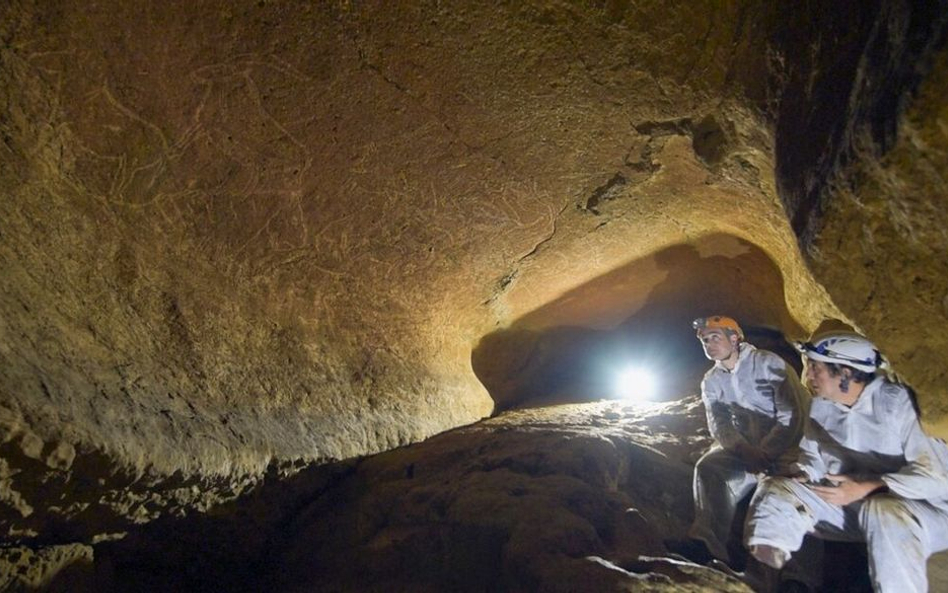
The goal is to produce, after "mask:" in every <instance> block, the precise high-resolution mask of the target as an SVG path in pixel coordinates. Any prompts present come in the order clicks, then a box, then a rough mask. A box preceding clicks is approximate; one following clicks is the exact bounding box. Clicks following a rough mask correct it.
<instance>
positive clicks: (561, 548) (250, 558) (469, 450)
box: [95, 398, 748, 591]
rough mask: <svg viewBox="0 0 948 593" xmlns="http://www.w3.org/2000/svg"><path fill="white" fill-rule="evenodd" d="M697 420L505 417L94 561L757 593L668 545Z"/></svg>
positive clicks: (406, 585)
mask: <svg viewBox="0 0 948 593" xmlns="http://www.w3.org/2000/svg"><path fill="white" fill-rule="evenodd" d="M704 422H705V420H704V409H703V407H702V406H701V405H700V403H699V402H698V401H697V399H696V398H688V399H686V400H683V401H681V402H676V403H671V404H661V405H658V404H652V405H639V406H636V405H632V404H628V403H621V402H614V401H613V402H599V403H587V404H574V405H566V406H556V407H547V408H533V409H524V410H518V411H512V412H507V413H504V414H502V415H500V416H498V417H496V418H493V419H490V420H486V421H483V422H480V423H477V424H474V425H472V426H468V427H464V428H459V429H456V430H453V431H450V432H447V433H444V434H442V435H438V436H437V437H434V438H431V439H429V440H427V441H425V442H424V443H420V444H417V445H412V446H409V447H404V448H400V449H398V450H395V451H391V452H388V453H382V454H379V455H376V456H373V457H369V458H366V459H363V460H361V461H360V462H357V463H348V464H339V465H337V466H335V467H334V468H327V467H325V466H324V467H323V468H316V469H313V470H307V471H304V472H301V473H300V474H297V476H295V477H294V478H292V479H290V480H286V481H282V482H279V483H274V484H272V485H270V487H269V489H268V487H264V488H261V489H259V490H258V491H257V492H256V494H255V495H254V496H252V497H248V498H246V499H244V501H241V502H239V503H236V504H233V505H227V506H225V507H221V508H219V509H218V510H217V512H215V513H214V517H213V518H208V519H205V520H201V521H200V522H198V523H193V522H186V521H181V522H177V523H175V522H168V521H158V522H155V523H152V524H150V525H148V526H146V527H144V528H143V529H142V530H141V531H140V532H139V533H134V534H132V535H130V536H129V537H128V538H126V539H125V540H121V541H115V542H109V543H104V544H102V545H100V546H97V547H96V553H97V558H98V559H99V562H98V564H99V565H103V564H104V565H107V566H108V567H109V570H105V571H99V572H98V573H97V576H98V578H99V580H98V581H96V583H95V585H96V586H98V587H112V588H114V589H117V590H122V591H139V590H140V591H145V590H148V591H155V590H168V591H172V590H210V589H214V588H218V589H226V590H240V591H242V590H248V591H253V590H278V591H445V590H451V591H499V590H505V591H538V590H539V591H588V590H597V591H747V590H748V589H746V588H745V587H744V585H743V584H741V583H740V582H738V581H736V580H735V579H733V578H732V577H729V576H727V575H725V574H724V573H721V572H718V571H715V570H711V569H709V568H705V567H702V566H697V565H694V564H690V563H687V562H682V561H681V560H680V559H675V558H674V557H671V556H670V555H669V553H668V551H667V550H666V549H665V546H664V544H663V540H664V539H665V538H669V537H676V536H677V537H682V536H683V533H684V530H685V529H686V527H687V522H688V521H689V519H690V515H691V505H692V502H691V494H690V492H691V475H692V470H693V462H694V458H696V457H697V455H699V454H700V453H701V452H702V451H703V449H704V448H705V447H706V446H707V445H708V444H709V443H710V439H709V437H708V436H707V431H706V430H705V429H704V428H703V426H704ZM317 476H318V477H317ZM264 501H265V502H264ZM278 501H279V504H276V503H277V502H278ZM291 501H292V502H291ZM195 527H198V529H195ZM103 559H104V560H103ZM183 567H187V569H186V570H182V569H183Z"/></svg>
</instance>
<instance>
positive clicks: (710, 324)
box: [691, 315, 744, 340]
mask: <svg viewBox="0 0 948 593" xmlns="http://www.w3.org/2000/svg"><path fill="white" fill-rule="evenodd" d="M691 327H693V328H695V331H697V332H698V333H699V334H700V333H701V330H703V329H723V330H724V331H726V332H733V333H735V334H737V337H738V338H740V339H741V340H743V339H744V330H742V329H741V326H740V325H738V324H737V321H735V320H734V318H732V317H727V316H725V315H712V316H711V317H699V318H697V319H695V320H694V321H692V322H691Z"/></svg>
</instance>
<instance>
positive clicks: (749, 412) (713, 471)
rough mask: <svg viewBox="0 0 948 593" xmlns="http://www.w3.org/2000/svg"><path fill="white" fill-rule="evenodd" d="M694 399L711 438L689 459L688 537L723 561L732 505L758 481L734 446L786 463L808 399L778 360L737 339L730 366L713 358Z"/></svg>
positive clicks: (733, 510) (777, 465)
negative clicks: (691, 513)
mask: <svg viewBox="0 0 948 593" xmlns="http://www.w3.org/2000/svg"><path fill="white" fill-rule="evenodd" d="M701 399H702V400H703V401H704V405H705V409H706V410H707V414H708V428H709V429H710V431H711V436H712V437H714V439H715V440H716V441H717V444H716V445H715V446H714V447H712V449H711V450H710V451H708V452H707V453H705V455H704V456H702V457H701V459H699V460H698V463H697V464H696V465H695V477H694V496H695V521H694V523H693V524H692V526H691V529H690V530H689V532H688V535H689V536H690V537H692V538H694V539H699V540H702V541H704V542H705V544H706V545H707V546H708V551H709V552H711V554H713V555H714V556H715V557H717V558H720V559H722V560H724V561H730V557H729V553H728V550H727V541H728V536H729V535H730V532H731V525H732V523H733V521H734V515H735V513H736V511H737V505H738V503H740V501H741V500H742V499H743V498H744V497H746V496H748V495H749V494H750V493H751V492H752V491H753V490H754V488H755V487H756V486H757V481H758V477H757V474H756V473H751V472H750V471H748V470H749V468H748V467H747V465H746V464H745V463H744V462H743V461H742V460H741V458H740V456H738V455H737V454H736V453H735V452H734V449H735V447H738V446H750V447H754V448H756V449H759V450H760V451H762V452H764V453H765V454H766V456H767V458H768V459H770V460H771V461H772V464H771V468H769V469H770V470H772V471H773V470H777V469H780V468H786V467H787V466H788V465H789V463H791V462H793V461H794V460H796V456H797V448H796V446H797V443H798V442H799V440H800V437H801V436H802V435H803V427H804V424H805V421H806V417H807V413H808V406H809V399H810V398H809V394H808V393H807V391H806V390H805V389H804V388H803V387H802V386H801V385H800V380H799V379H798V378H797V376H796V374H795V373H794V372H793V369H788V368H787V364H786V362H784V360H783V359H782V358H780V357H779V356H777V355H776V354H774V353H773V352H768V351H767V350H758V349H757V348H755V347H754V346H752V345H750V344H747V343H742V344H740V352H739V357H738V360H737V364H736V365H735V367H734V370H732V371H728V370H727V369H726V368H725V367H724V365H722V364H721V363H720V362H716V363H715V365H714V367H713V368H711V370H709V371H708V372H707V373H706V374H705V376H704V380H703V381H702V382H701Z"/></svg>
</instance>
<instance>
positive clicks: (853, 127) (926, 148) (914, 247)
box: [776, 1, 948, 435]
mask: <svg viewBox="0 0 948 593" xmlns="http://www.w3.org/2000/svg"><path fill="white" fill-rule="evenodd" d="M838 8H840V10H838V11H836V10H834V11H823V10H818V11H799V12H797V11H793V13H792V14H790V15H788V18H789V19H791V20H790V21H789V23H788V24H789V26H788V27H787V28H786V29H785V30H784V31H783V32H782V33H781V35H783V36H784V37H785V38H786V39H785V43H786V44H787V46H788V47H795V48H796V49H797V52H798V55H800V56H803V60H802V62H801V63H797V64H788V65H787V66H786V67H785V68H784V70H783V73H782V76H783V77H784V78H785V80H786V91H785V95H784V97H785V99H784V100H783V101H782V102H781V105H782V106H781V109H780V117H779V119H778V125H777V130H776V134H777V142H776V155H777V180H778V186H779V188H780V196H781V198H782V199H783V200H784V202H785V203H786V204H787V208H788V213H789V214H790V216H791V218H792V220H793V223H794V227H795V229H796V230H797V232H798V234H799V236H800V238H801V245H802V246H803V248H804V250H805V252H806V255H807V261H808V263H809V264H810V266H811V268H812V270H813V272H814V274H815V276H816V278H817V279H819V281H820V282H821V283H822V284H823V285H824V286H826V287H827V290H828V291H829V292H830V294H831V295H832V297H833V300H834V302H835V303H836V304H837V305H838V306H839V307H840V309H841V310H842V311H843V312H844V313H845V314H846V315H848V316H849V317H850V318H852V319H853V320H855V321H856V322H857V323H858V324H859V326H860V327H861V328H862V329H863V330H864V331H865V332H866V333H867V334H868V335H869V336H871V337H872V338H873V339H874V340H875V341H876V342H877V343H878V344H879V345H880V347H881V348H882V350H883V352H885V353H886V354H887V355H888V356H889V358H890V359H891V360H892V361H893V362H894V363H895V367H896V368H897V370H898V371H899V372H900V373H901V374H902V375H903V377H904V378H906V379H908V381H909V382H910V383H912V384H913V385H914V386H915V387H916V388H917V390H918V391H919V399H920V401H921V404H922V407H923V409H924V410H925V412H926V415H927V416H928V419H929V420H931V421H932V423H937V422H938V421H939V420H941V422H942V425H941V427H939V432H940V433H941V434H942V435H948V424H946V422H948V421H946V420H945V418H944V417H945V413H946V412H948V388H946V385H948V371H946V369H948V364H946V363H948V360H946V357H948V338H946V336H948V274H946V272H948V268H946V266H948V258H946V254H948V234H946V230H945V229H946V228H948V207H946V206H948V107H946V106H948V102H946V100H945V91H946V89H948V50H946V49H945V41H946V34H948V2H944V1H940V2H867V3H860V4H858V5H856V4H852V5H849V6H848V7H842V6H841V7H838ZM813 33H815V34H813ZM906 90H910V91H911V92H909V93H906ZM801 131H802V132H803V133H800V132H801Z"/></svg>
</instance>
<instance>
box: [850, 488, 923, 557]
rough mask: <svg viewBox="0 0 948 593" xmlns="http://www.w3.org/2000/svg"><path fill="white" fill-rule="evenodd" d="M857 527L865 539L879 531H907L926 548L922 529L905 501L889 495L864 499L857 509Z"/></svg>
mask: <svg viewBox="0 0 948 593" xmlns="http://www.w3.org/2000/svg"><path fill="white" fill-rule="evenodd" d="M859 527H860V528H861V529H862V532H863V533H864V534H865V535H866V537H867V539H868V536H869V535H870V534H872V533H878V532H879V531H880V530H890V529H896V530H898V531H905V530H907V531H909V532H911V533H912V534H914V535H915V536H916V537H917V538H918V540H919V541H921V542H922V543H923V544H924V545H926V547H927V544H928V542H927V541H926V538H925V529H924V527H922V524H921V523H920V522H919V520H918V517H916V516H915V515H914V513H912V509H911V508H910V507H909V505H908V504H907V503H906V501H905V499H903V498H901V497H898V496H894V495H890V494H879V495H876V496H872V497H870V498H868V499H866V501H865V502H864V503H863V505H862V507H861V508H860V509H859Z"/></svg>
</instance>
